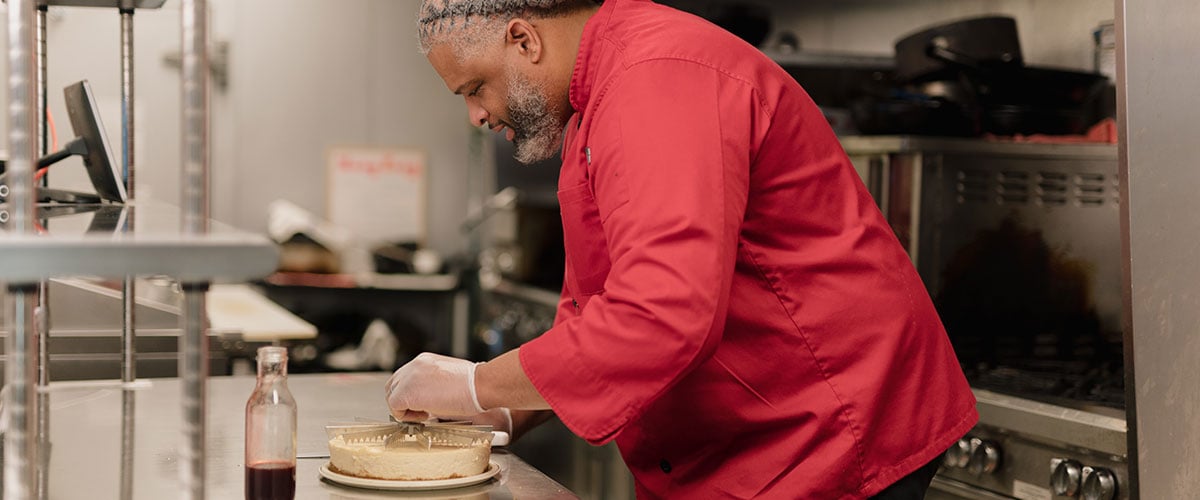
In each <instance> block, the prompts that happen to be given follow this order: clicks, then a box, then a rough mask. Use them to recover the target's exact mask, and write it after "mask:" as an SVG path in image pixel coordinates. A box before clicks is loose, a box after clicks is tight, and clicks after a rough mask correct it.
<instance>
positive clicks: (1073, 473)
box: [1050, 459, 1083, 497]
mask: <svg viewBox="0 0 1200 500" xmlns="http://www.w3.org/2000/svg"><path fill="white" fill-rule="evenodd" d="M1082 476H1083V466H1082V465H1080V464H1079V462H1076V461H1074V460H1068V459H1061V460H1058V464H1057V465H1055V466H1054V469H1053V471H1051V473H1050V489H1051V490H1052V491H1053V492H1054V494H1055V495H1062V496H1068V497H1073V496H1075V495H1078V494H1079V483H1080V479H1081V478H1082Z"/></svg>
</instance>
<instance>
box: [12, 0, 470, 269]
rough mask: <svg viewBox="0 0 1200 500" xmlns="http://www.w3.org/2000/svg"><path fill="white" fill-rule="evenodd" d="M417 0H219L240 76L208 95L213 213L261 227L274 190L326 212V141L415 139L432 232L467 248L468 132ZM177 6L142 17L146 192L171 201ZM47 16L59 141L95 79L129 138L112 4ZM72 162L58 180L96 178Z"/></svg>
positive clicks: (234, 73)
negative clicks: (427, 55) (422, 157)
mask: <svg viewBox="0 0 1200 500" xmlns="http://www.w3.org/2000/svg"><path fill="white" fill-rule="evenodd" d="M417 3H418V2H415V1H411V0H404V1H396V0H339V1H338V2H327V1H318V0H253V1H246V0H210V2H209V6H210V10H211V13H210V14H211V18H212V20H211V22H210V32H211V33H212V39H213V40H214V41H216V40H228V41H229V42H230V61H229V71H230V85H229V87H228V89H225V90H221V89H218V88H216V87H215V86H214V93H213V96H212V108H213V126H212V152H211V154H212V167H213V172H212V175H213V179H212V184H213V191H212V213H213V217H214V218H215V219H217V220H220V221H223V222H227V223H230V224H233V225H236V226H238V227H241V228H244V229H247V230H252V231H262V230H265V227H266V217H267V212H266V207H267V204H268V203H270V202H271V201H272V200H274V199H277V198H285V199H288V200H290V201H293V202H295V203H297V204H299V205H301V206H303V207H305V208H307V209H309V210H311V211H313V212H315V213H318V214H324V212H325V186H324V183H325V152H326V150H327V148H329V147H332V146H341V145H362V146H388V147H412V148H420V149H424V150H426V151H427V152H428V155H429V170H430V173H429V175H430V177H431V179H430V196H429V202H428V204H429V207H428V215H427V218H428V225H427V226H428V227H429V231H430V235H429V244H430V245H431V246H432V247H433V248H435V249H438V250H440V251H443V252H453V251H457V250H460V249H462V248H463V246H464V244H465V240H464V239H463V238H462V236H461V235H460V234H459V233H458V230H457V227H458V223H459V221H461V219H462V218H463V217H465V215H466V205H467V200H466V196H467V191H466V189H467V188H466V185H467V180H466V172H467V165H466V163H467V154H468V153H467V145H468V137H469V134H470V132H471V130H470V127H469V126H468V125H467V120H466V110H465V108H464V106H463V104H462V102H461V100H459V98H457V97H455V96H453V95H452V94H450V92H449V91H447V90H446V88H445V85H444V84H443V83H442V81H441V79H439V78H438V77H437V75H436V73H434V72H433V70H432V69H431V68H430V67H429V64H428V62H426V61H425V59H424V57H423V56H421V55H420V54H419V53H417V51H416V29H415V16H416V8H417ZM179 9H180V2H178V1H174V0H170V1H168V2H167V3H166V5H165V6H164V7H163V8H162V9H160V10H148V11H138V13H137V14H136V15H135V45H136V48H135V56H136V60H135V71H136V80H135V81H136V85H137V88H136V97H137V100H136V105H137V111H136V115H135V116H136V119H137V121H136V140H137V148H136V153H137V156H136V160H137V170H136V173H137V183H138V188H139V189H138V191H139V196H150V197H153V198H154V199H158V200H163V201H167V202H172V203H177V202H178V199H179V162H180V152H179V133H180V132H179V128H180V123H179V121H180V118H179V107H180V97H179V96H180V84H179V72H178V70H177V69H174V68H170V67H168V66H167V65H166V64H165V63H164V62H163V58H164V56H165V55H166V54H167V53H170V52H176V51H178V49H179V45H180V33H179ZM0 10H2V8H0ZM2 24H3V23H0V25H2ZM48 27H49V29H48V32H49V34H48V53H49V73H50V76H49V87H50V92H49V94H50V101H51V112H52V114H53V116H54V118H55V120H56V122H57V124H58V130H59V142H60V144H61V143H64V142H65V141H66V140H68V139H69V137H68V136H69V135H70V126H69V121H68V119H67V115H66V110H65V108H64V106H63V103H62V88H63V87H64V86H66V85H67V84H69V83H71V82H74V81H77V80H79V79H82V78H87V79H88V80H90V81H91V84H92V86H93V89H94V90H95V91H96V93H97V98H98V100H99V101H100V103H101V112H102V114H103V118H104V121H105V125H106V128H107V129H108V134H109V140H110V142H112V143H113V147H114V148H119V144H120V142H119V141H120V122H119V118H120V107H119V106H120V74H119V67H120V66H119V64H120V59H119V54H120V52H119V50H120V47H119V19H118V15H117V13H116V11H115V10H109V9H88V8H51V10H50V22H49V23H48ZM3 32H4V27H3V26H0V33H3ZM4 45H5V43H4V40H0V47H3V46H4ZM0 92H2V91H0ZM0 95H3V94H0ZM3 128H4V125H2V124H0V133H3ZM116 154H117V155H118V156H119V154H120V153H119V150H118V151H117V153H116ZM118 161H119V158H118ZM67 162H69V163H67ZM67 162H64V164H63V165H60V166H56V167H55V170H54V171H52V174H51V175H52V181H53V184H54V185H55V186H57V187H67V188H75V189H84V188H87V186H88V183H87V181H86V177H85V176H84V175H83V173H82V167H81V163H80V162H79V160H78V159H72V160H68V161H67ZM71 164H73V165H75V166H70V165H71Z"/></svg>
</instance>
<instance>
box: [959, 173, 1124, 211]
mask: <svg viewBox="0 0 1200 500" xmlns="http://www.w3.org/2000/svg"><path fill="white" fill-rule="evenodd" d="M956 179H957V181H958V182H957V186H956V187H957V195H958V196H957V200H958V203H959V204H965V203H988V204H999V205H1036V206H1050V207H1056V206H1068V205H1074V206H1082V207H1099V206H1105V205H1109V204H1116V203H1118V200H1119V190H1118V184H1117V178H1116V176H1112V175H1105V174H1097V173H1065V172H1036V173H1034V172H1026V171H1000V172H997V171H992V170H979V169H961V170H959V171H958V172H957V173H956Z"/></svg>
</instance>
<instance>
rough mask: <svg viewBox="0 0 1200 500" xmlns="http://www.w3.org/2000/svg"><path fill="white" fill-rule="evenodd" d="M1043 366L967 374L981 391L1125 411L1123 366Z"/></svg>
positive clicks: (976, 369) (1064, 364) (970, 372)
mask: <svg viewBox="0 0 1200 500" xmlns="http://www.w3.org/2000/svg"><path fill="white" fill-rule="evenodd" d="M1040 365H1042V366H1038V367H1031V366H1024V367H1017V366H996V367H986V366H983V367H976V368H974V369H967V370H965V371H966V373H967V380H969V381H970V383H971V386H972V387H976V388H979V389H987V390H990V391H994V392H998V393H1002V394H1008V395H1011V396H1018V397H1023V398H1027V399H1033V400H1041V401H1044V402H1048V403H1060V402H1062V401H1075V402H1086V403H1095V404H1099V405H1103V406H1108V407H1112V408H1116V409H1121V410H1124V409H1125V374H1124V371H1123V368H1122V367H1121V366H1120V365H1115V366H1114V365H1112V364H1104V365H1100V366H1090V367H1089V366H1082V365H1081V364H1080V363H1040Z"/></svg>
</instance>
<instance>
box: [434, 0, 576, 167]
mask: <svg viewBox="0 0 1200 500" xmlns="http://www.w3.org/2000/svg"><path fill="white" fill-rule="evenodd" d="M597 3H598V2H597V1H595V0H423V1H422V3H421V10H420V15H419V19H418V24H419V26H418V34H419V35H418V36H419V41H420V47H421V51H422V52H423V53H424V54H425V55H426V56H427V57H428V58H429V62H430V63H431V64H433V67H434V69H435V70H437V72H438V74H439V75H440V76H441V77H442V80H444V81H445V82H446V85H447V86H448V87H449V88H450V90H451V91H453V92H454V93H455V94H460V95H462V96H463V98H464V99H465V100H466V102H467V111H468V114H469V115H470V119H471V122H472V123H473V124H476V125H484V124H486V125H488V126H489V127H490V128H491V129H492V130H495V131H497V132H499V131H502V130H504V129H505V128H507V129H508V132H507V137H508V138H509V140H512V141H513V142H514V143H516V149H517V153H516V158H517V160H519V161H521V162H523V163H533V162H536V161H540V160H545V159H548V158H551V157H553V156H554V155H555V154H557V153H558V150H559V148H560V147H561V144H562V136H563V127H564V126H565V125H566V122H567V120H568V119H569V118H570V115H571V113H570V109H571V106H570V102H569V100H568V99H569V98H568V89H569V87H570V82H571V73H572V71H573V68H574V63H575V55H576V53H577V52H578V49H579V37H580V34H581V33H582V29H583V25H584V24H585V23H586V21H587V19H588V17H590V15H591V14H592V13H594V12H595V10H596V8H597Z"/></svg>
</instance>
